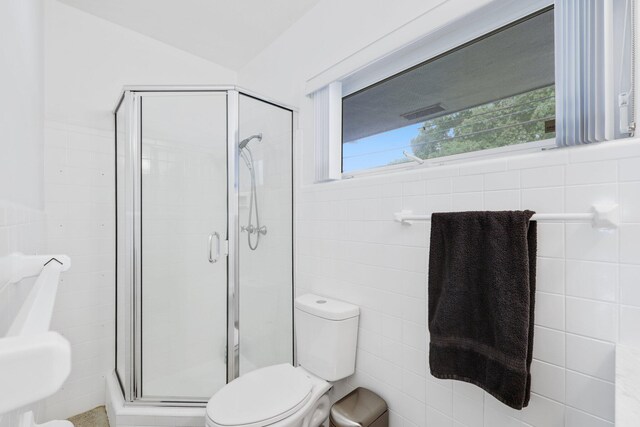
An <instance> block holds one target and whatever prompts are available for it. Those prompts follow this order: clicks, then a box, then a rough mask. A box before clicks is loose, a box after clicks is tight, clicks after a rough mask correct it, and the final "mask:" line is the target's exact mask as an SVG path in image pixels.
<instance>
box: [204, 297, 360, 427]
mask: <svg viewBox="0 0 640 427" xmlns="http://www.w3.org/2000/svg"><path fill="white" fill-rule="evenodd" d="M294 312H295V320H296V342H297V350H298V363H299V366H297V367H294V366H292V365H291V364H289V363H284V364H280V365H273V366H267V367H264V368H260V369H256V370H255V371H252V372H249V373H247V374H245V375H243V376H241V377H239V378H236V379H235V380H233V381H231V382H230V383H229V384H227V385H225V386H224V387H222V388H221V389H220V390H219V391H218V392H217V393H216V394H215V395H214V396H213V397H212V398H211V399H210V400H209V403H208V404H207V411H206V412H207V415H206V426H207V427H263V426H270V427H318V426H320V425H321V424H322V422H323V421H324V420H326V419H327V417H328V415H329V409H330V402H329V397H328V396H327V392H328V391H329V390H330V389H331V387H332V385H331V383H330V382H329V381H337V380H339V379H342V378H346V377H347V376H349V375H352V374H353V373H354V372H355V355H356V341H357V333H358V318H359V308H358V307H357V306H354V305H352V304H348V303H344V302H341V301H336V300H330V299H328V298H324V297H320V296H317V295H312V294H307V295H304V296H302V297H299V298H296V300H295V310H294Z"/></svg>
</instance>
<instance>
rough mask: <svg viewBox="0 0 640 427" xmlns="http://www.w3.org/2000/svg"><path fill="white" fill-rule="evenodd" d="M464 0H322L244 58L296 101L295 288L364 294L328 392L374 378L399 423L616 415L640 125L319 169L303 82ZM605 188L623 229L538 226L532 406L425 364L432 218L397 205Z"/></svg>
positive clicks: (584, 205)
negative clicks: (381, 170) (495, 148)
mask: <svg viewBox="0 0 640 427" xmlns="http://www.w3.org/2000/svg"><path fill="white" fill-rule="evenodd" d="M469 3H470V2H463V1H458V0H448V1H445V2H436V1H427V2H421V1H401V2H388V1H386V2H375V3H373V4H372V2H367V1H364V0H362V1H360V0H357V1H351V2H340V1H338V0H324V1H322V2H321V3H319V4H318V5H317V6H316V7H315V8H314V9H312V10H311V11H310V12H309V13H307V14H306V15H305V16H304V17H303V18H302V19H301V20H300V21H298V23H296V24H295V25H294V26H293V27H292V28H291V29H290V30H289V31H287V32H286V33H284V34H283V35H282V36H281V37H280V38H279V39H278V40H276V41H275V42H274V43H273V44H272V45H271V46H269V47H268V48H267V49H265V50H264V51H263V52H262V53H261V54H260V55H258V56H257V57H256V58H255V59H254V60H253V61H252V62H250V63H249V64H248V65H247V66H246V67H244V68H243V69H241V70H240V73H239V81H240V84H242V85H244V86H247V87H250V88H252V89H253V90H256V91H258V92H261V93H265V94H267V95H269V96H273V97H275V98H277V99H281V100H283V101H285V102H289V103H291V104H293V105H297V106H298V107H299V108H300V123H301V128H302V132H301V135H302V138H303V140H302V144H301V145H302V147H300V148H301V150H300V151H298V153H299V154H300V157H298V158H297V160H298V164H297V168H298V172H299V173H298V175H297V176H298V179H297V181H296V184H297V190H296V208H297V214H296V215H297V216H296V227H297V232H296V245H297V250H296V263H297V265H296V269H297V282H296V292H297V293H298V294H303V293H306V292H314V293H318V294H321V295H326V296H328V297H334V298H338V299H342V300H345V301H349V302H352V303H356V304H358V305H360V306H361V308H362V312H361V313H362V317H361V326H360V334H359V342H358V359H357V372H356V374H355V375H354V376H353V377H351V378H348V379H347V380H346V381H342V382H340V383H338V384H337V387H336V388H335V392H334V393H335V396H334V397H339V396H340V395H342V394H344V393H346V392H347V391H349V390H350V389H351V388H353V387H356V386H365V387H369V388H371V389H373V390H375V391H377V392H379V393H380V394H381V395H382V396H383V397H384V398H385V399H386V400H387V402H388V403H389V405H390V408H391V411H392V421H391V424H392V425H393V426H406V427H415V426H424V425H429V426H430V427H440V426H445V427H452V426H456V427H460V426H466V427H475V426H478V427H504V426H518V427H524V426H535V427H543V426H544V427H553V426H568V427H577V426H585V425H589V426H598V427H600V426H612V425H613V421H614V414H613V408H614V362H613V360H614V357H613V356H614V349H615V344H616V343H617V342H621V343H628V344H631V345H636V346H637V345H640V336H639V334H638V332H637V331H638V329H637V327H635V326H634V325H637V322H638V321H640V320H639V319H640V308H639V307H640V301H638V298H637V292H635V291H634V289H635V288H637V286H638V284H639V283H638V279H637V277H638V275H639V274H640V246H638V244H637V242H638V240H639V239H640V217H639V216H638V203H637V199H638V194H640V187H639V186H640V175H638V173H637V170H638V169H640V150H639V148H638V147H640V142H639V141H638V140H632V141H621V142H616V143H609V144H602V145H600V146H596V147H578V148H574V149H565V150H558V151H556V152H545V153H539V154H533V155H520V156H511V157H506V158H501V159H498V160H495V161H490V162H479V161H476V162H467V163H464V164H459V165H452V166H446V167H434V168H429V169H422V170H420V171H413V172H411V171H405V172H399V173H395V174H385V175H379V176H377V177H369V178H365V177H361V178H355V179H352V180H346V181H342V182H334V183H324V184H313V183H312V182H313V176H314V171H313V165H314V158H313V151H314V150H313V140H312V135H313V121H312V117H313V109H312V108H313V104H312V102H311V101H310V100H309V99H308V98H307V97H306V96H304V93H305V90H306V88H308V87H311V86H313V85H314V84H317V82H318V81H321V80H322V79H325V77H326V76H327V75H329V76H334V77H338V76H340V75H345V74H348V73H349V72H353V71H356V70H357V69H358V68H359V67H362V66H363V65H366V64H367V63H370V62H371V61H372V60H373V59H375V58H376V57H378V58H381V57H384V56H385V55H387V54H389V53H391V52H393V51H394V50H395V49H397V48H398V47H399V46H401V45H402V44H406V43H409V42H410V41H412V40H415V39H416V38H417V37H419V36H420V35H426V34H428V33H429V32H431V31H433V30H434V29H436V28H438V27H440V26H442V25H447V24H448V23H450V22H452V21H453V20H455V19H456V18H459V17H460V16H462V15H463V14H465V13H467V12H469V9H470V7H469ZM486 3H487V2H484V1H478V2H473V7H478V6H481V5H482V4H486ZM437 4H440V5H439V6H437ZM436 6H437V7H436ZM603 200H604V201H615V202H618V203H620V204H621V206H622V212H623V225H622V226H621V227H620V229H619V230H617V231H615V232H613V233H602V232H598V231H595V230H593V229H591V227H590V226H589V225H587V224H564V223H558V224H544V225H543V224H540V226H539V227H540V228H539V237H538V242H539V254H538V255H539V270H538V291H539V292H538V294H537V312H536V319H537V320H536V324H537V327H536V348H535V355H534V357H535V361H534V364H533V377H534V382H533V393H534V394H533V397H532V402H531V405H530V407H529V408H528V409H526V410H525V411H521V412H518V411H513V410H510V409H508V408H506V407H505V406H504V405H502V404H499V403H497V402H496V401H495V399H493V398H492V397H490V396H489V395H487V394H486V393H484V392H482V391H481V390H480V389H478V388H475V387H472V386H469V385H467V384H464V383H460V382H451V381H441V380H437V379H435V378H433V377H431V376H430V374H429V373H428V363H427V359H428V351H427V342H428V341H427V339H426V337H427V336H428V331H427V325H426V315H427V313H426V307H427V301H426V287H427V283H426V267H427V265H428V256H427V254H428V235H427V231H428V229H427V226H426V224H415V225H413V226H411V227H401V226H400V225H399V224H397V223H395V222H393V220H392V214H393V212H395V211H398V210H401V209H413V210H415V211H416V212H426V213H428V212H433V211H458V210H485V209H486V210H497V209H525V208H526V209H533V210H536V211H539V212H552V211H553V212H582V211H586V210H587V209H588V207H589V206H590V205H591V204H592V203H595V202H600V201H603Z"/></svg>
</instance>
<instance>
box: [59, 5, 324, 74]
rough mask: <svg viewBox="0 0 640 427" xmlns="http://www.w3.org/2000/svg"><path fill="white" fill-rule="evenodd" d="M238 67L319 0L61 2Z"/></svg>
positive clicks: (188, 50) (221, 62) (204, 56)
mask: <svg viewBox="0 0 640 427" xmlns="http://www.w3.org/2000/svg"><path fill="white" fill-rule="evenodd" d="M60 1H61V2H62V3H65V4H68V5H70V6H73V7H75V8H78V9H80V10H83V11H85V12H88V13H91V14H93V15H96V16H99V17H101V18H103V19H106V20H108V21H111V22H113V23H116V24H119V25H122V26H123V27H127V28H129V29H131V30H134V31H137V32H139V33H142V34H145V35H147V36H149V37H152V38H154V39H156V40H160V41H162V42H164V43H167V44H169V45H172V46H175V47H177V48H179V49H182V50H184V51H187V52H190V53H192V54H195V55H198V56H200V57H202V58H205V59H208V60H210V61H213V62H215V63H217V64H220V65H222V66H225V67H228V68H231V69H233V70H238V69H239V68H241V67H242V66H243V65H245V64H246V63H247V62H249V61H250V60H251V59H252V58H253V57H255V56H256V55H257V54H258V53H259V52H260V51H261V50H262V49H264V48H265V47H267V46H268V45H269V44H270V43H271V42H273V41H274V40H275V39H276V38H277V37H278V36H279V35H280V34H282V33H283V32H284V31H285V30H286V29H288V28H289V27H290V26H291V25H292V24H293V23H294V22H296V21H297V20H298V19H300V17H302V16H303V15H304V14H305V13H306V12H307V11H308V10H310V9H311V8H312V7H313V6H314V5H315V4H316V3H318V2H319V1H320V0H180V1H176V0H60Z"/></svg>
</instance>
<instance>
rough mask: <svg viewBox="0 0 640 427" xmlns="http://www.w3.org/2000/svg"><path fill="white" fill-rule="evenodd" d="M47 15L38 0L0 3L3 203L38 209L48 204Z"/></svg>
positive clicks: (0, 176)
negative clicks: (44, 167) (45, 158)
mask: <svg viewBox="0 0 640 427" xmlns="http://www.w3.org/2000/svg"><path fill="white" fill-rule="evenodd" d="M42 15H43V9H42V2H41V1H38V0H24V1H22V0H6V1H3V2H2V3H0V63H1V64H2V66H0V94H2V96H1V97H0V144H1V145H0V149H1V150H2V151H1V153H2V154H1V155H0V182H1V183H2V185H0V200H9V201H11V202H14V203H18V204H21V205H24V206H27V207H30V208H36V209H42V202H43V193H42V150H43V142H42V141H43V136H42V129H43V127H42V121H43V111H44V88H43V85H44V68H43V58H44V57H43V33H42ZM8 183H11V184H10V185H9V184H8Z"/></svg>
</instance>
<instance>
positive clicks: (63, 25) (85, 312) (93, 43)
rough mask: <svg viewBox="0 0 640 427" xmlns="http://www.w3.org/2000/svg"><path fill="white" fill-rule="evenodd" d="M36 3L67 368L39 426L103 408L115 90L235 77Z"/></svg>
mask: <svg viewBox="0 0 640 427" xmlns="http://www.w3.org/2000/svg"><path fill="white" fill-rule="evenodd" d="M44 4H45V79H46V80H45V92H46V102H45V119H46V122H45V168H44V169H45V172H44V175H45V188H44V193H45V196H44V197H45V208H46V222H47V244H46V246H47V247H46V249H47V250H48V251H52V252H64V253H67V254H68V255H69V256H71V258H72V260H73V267H72V268H71V270H69V272H67V273H65V275H64V277H63V279H62V283H61V285H60V288H59V295H58V300H57V303H56V309H55V310H56V311H55V313H54V319H53V326H52V327H53V328H54V329H55V330H57V331H59V332H60V333H61V334H62V335H64V336H65V337H67V338H68V339H69V340H70V341H71V344H72V351H73V353H72V355H73V366H72V373H71V376H70V378H69V380H68V381H67V382H66V383H65V385H64V386H63V388H62V390H61V391H60V392H58V393H57V394H56V395H55V396H53V397H52V398H50V399H49V400H47V402H46V416H45V417H43V419H45V418H46V419H54V418H58V419H59V418H67V417H68V416H71V415H74V414H77V413H80V412H83V411H86V410H88V409H91V408H93V407H95V406H98V405H101V404H104V389H105V386H104V378H105V375H106V374H107V373H108V372H110V371H111V370H112V369H113V367H114V352H115V349H114V339H115V338H114V312H115V307H114V281H115V278H114V244H115V242H114V235H115V230H114V227H115V221H114V214H113V213H114V211H115V210H114V175H113V173H114V136H113V115H112V109H113V108H114V106H115V103H116V100H117V97H118V96H119V94H120V91H121V89H122V86H123V85H140V84H143V85H150V84H234V83H235V82H236V74H235V73H234V72H233V71H231V70H228V69H226V68H224V67H221V66H219V65H217V64H214V63H211V62H208V61H206V60H203V59H201V58H199V57H196V56H194V55H191V54H188V53H186V52H183V51H180V50H179V49H176V48H174V47H171V46H168V45H166V44H163V43H161V42H158V41H156V40H154V39H151V38H149V37H146V36H143V35H141V34H138V33H136V32H133V31H131V30H128V29H126V28H124V27H121V26H118V25H116V24H113V23H110V22H108V21H105V20H102V19H100V18H97V17H95V16H93V15H90V14H87V13H84V12H81V11H79V10H76V9H74V8H72V7H69V6H66V5H64V4H62V3H60V2H58V1H56V0H44Z"/></svg>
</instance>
